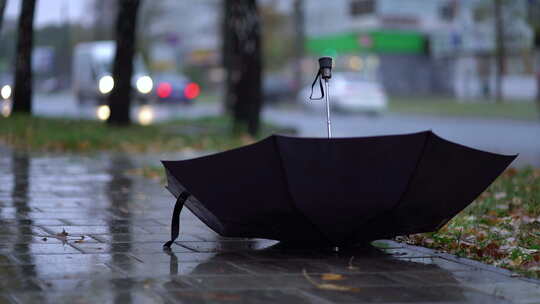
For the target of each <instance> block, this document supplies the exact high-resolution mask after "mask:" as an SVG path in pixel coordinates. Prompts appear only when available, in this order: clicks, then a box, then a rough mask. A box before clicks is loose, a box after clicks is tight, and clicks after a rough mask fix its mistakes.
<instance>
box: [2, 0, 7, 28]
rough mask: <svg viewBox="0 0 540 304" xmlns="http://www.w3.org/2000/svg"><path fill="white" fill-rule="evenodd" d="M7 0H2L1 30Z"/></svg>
mask: <svg viewBox="0 0 540 304" xmlns="http://www.w3.org/2000/svg"><path fill="white" fill-rule="evenodd" d="M6 2H7V0H0V31H2V23H3V22H4V11H5V9H6Z"/></svg>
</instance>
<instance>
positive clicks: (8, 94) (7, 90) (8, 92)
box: [0, 84, 11, 99]
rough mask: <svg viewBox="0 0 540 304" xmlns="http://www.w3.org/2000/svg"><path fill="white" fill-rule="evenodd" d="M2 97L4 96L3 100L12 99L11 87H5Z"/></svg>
mask: <svg viewBox="0 0 540 304" xmlns="http://www.w3.org/2000/svg"><path fill="white" fill-rule="evenodd" d="M0 95H2V99H9V98H10V97H11V86H10V85H7V84H6V85H5V86H3V87H2V90H0Z"/></svg>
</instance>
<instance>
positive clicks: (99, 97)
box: [73, 41, 153, 104]
mask: <svg viewBox="0 0 540 304" xmlns="http://www.w3.org/2000/svg"><path fill="white" fill-rule="evenodd" d="M115 52H116V43H115V42H114V41H95V42H84V43H79V44H77V46H76V47H75V52H74V54H73V90H74V94H75V96H76V97H77V99H78V101H79V103H80V104H82V103H85V102H87V101H89V102H98V103H99V104H105V103H106V101H107V96H108V95H109V93H110V92H111V91H112V89H113V88H114V79H113V77H112V66H113V61H114V56H115ZM131 83H132V87H133V88H134V94H133V95H132V96H133V97H135V100H136V101H139V102H141V103H145V102H147V101H149V100H150V95H151V93H152V88H153V82H152V78H151V77H150V76H149V75H148V71H147V69H146V67H145V65H144V63H143V60H142V58H141V56H140V55H139V54H136V55H135V60H134V62H133V78H132V79H131Z"/></svg>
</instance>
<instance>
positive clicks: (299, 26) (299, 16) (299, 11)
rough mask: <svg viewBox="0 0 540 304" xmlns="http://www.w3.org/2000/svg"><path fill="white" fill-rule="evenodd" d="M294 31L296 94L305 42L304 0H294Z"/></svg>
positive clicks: (300, 79) (301, 83) (301, 75)
mask: <svg viewBox="0 0 540 304" xmlns="http://www.w3.org/2000/svg"><path fill="white" fill-rule="evenodd" d="M293 5H294V33H295V36H296V37H295V38H296V39H295V47H294V59H295V63H294V64H295V66H294V79H295V88H294V89H295V94H294V96H296V95H298V93H299V92H300V90H301V88H302V85H303V79H302V77H303V73H302V59H303V58H304V42H305V29H304V0H294V4H293Z"/></svg>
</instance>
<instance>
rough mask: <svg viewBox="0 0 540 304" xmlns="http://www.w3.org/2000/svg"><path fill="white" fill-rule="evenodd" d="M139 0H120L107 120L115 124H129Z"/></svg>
mask: <svg viewBox="0 0 540 304" xmlns="http://www.w3.org/2000/svg"><path fill="white" fill-rule="evenodd" d="M139 3H140V1H139V0H120V2H119V4H120V6H119V7H118V17H117V20H116V55H115V57H114V64H113V73H112V77H113V79H114V88H113V90H112V91H111V94H110V95H109V98H108V101H109V107H110V109H111V116H110V117H109V120H108V121H107V122H108V123H110V124H115V125H129V124H130V123H131V120H130V116H129V113H130V108H131V91H132V89H131V78H132V75H133V57H134V55H135V30H136V24H137V11H138V8H139Z"/></svg>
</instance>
